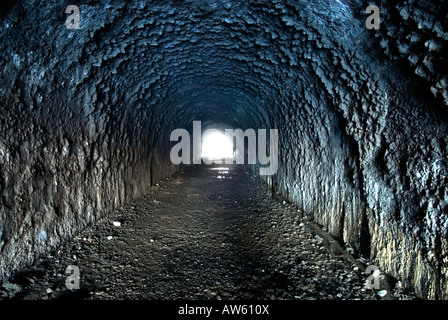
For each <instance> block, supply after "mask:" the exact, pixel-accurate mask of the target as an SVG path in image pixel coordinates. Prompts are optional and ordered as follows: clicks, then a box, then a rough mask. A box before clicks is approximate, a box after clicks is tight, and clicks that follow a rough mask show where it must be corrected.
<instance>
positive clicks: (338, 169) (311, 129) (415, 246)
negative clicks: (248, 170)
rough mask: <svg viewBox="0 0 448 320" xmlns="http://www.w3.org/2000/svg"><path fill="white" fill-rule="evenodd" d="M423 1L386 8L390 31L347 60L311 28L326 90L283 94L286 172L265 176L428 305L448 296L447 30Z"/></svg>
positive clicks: (279, 121)
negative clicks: (400, 17)
mask: <svg viewBox="0 0 448 320" xmlns="http://www.w3.org/2000/svg"><path fill="white" fill-rule="evenodd" d="M425 3H426V2H425ZM425 3H423V2H420V3H418V4H417V3H415V5H414V3H413V2H406V3H405V4H403V5H400V6H396V7H394V6H393V5H386V6H385V7H384V8H383V7H382V11H381V13H382V23H383V27H381V29H380V30H379V31H378V32H375V31H372V32H371V38H369V37H363V41H362V42H361V43H362V45H360V46H359V47H362V48H356V47H349V48H348V50H353V52H351V53H352V54H351V55H350V58H346V59H344V58H342V59H341V57H343V56H345V54H342V53H341V52H339V53H338V50H339V48H338V43H337V42H336V41H333V40H329V39H326V38H325V37H323V36H322V35H325V30H319V29H318V28H316V27H315V25H314V28H315V29H317V31H318V32H316V34H315V35H314V37H313V36H312V35H310V34H308V37H310V38H312V39H313V40H314V46H315V47H314V49H315V50H311V51H309V53H308V57H309V59H310V60H311V61H310V62H309V63H308V64H307V67H310V66H311V68H312V73H314V74H316V75H317V76H318V78H319V79H320V83H318V84H315V85H312V86H310V87H307V88H302V89H301V90H299V91H300V92H302V96H295V97H294V96H292V97H291V90H288V89H290V88H286V89H285V90H284V92H282V93H281V94H280V95H281V96H282V101H283V102H284V106H283V108H282V110H283V112H279V113H277V114H280V115H281V116H280V117H278V116H275V115H272V116H271V119H276V120H275V121H274V123H273V126H275V127H278V128H282V129H283V132H282V134H283V139H281V140H280V146H279V149H280V165H279V168H280V169H279V171H278V173H277V175H276V177H273V178H271V177H267V178H264V179H265V180H266V181H267V182H268V183H270V184H271V185H272V184H274V186H275V188H276V189H277V190H279V191H280V192H281V193H282V194H283V195H284V196H285V197H287V198H289V199H290V200H291V201H292V202H294V203H296V204H298V206H299V208H301V209H303V211H304V213H305V215H306V216H309V217H310V218H312V219H314V220H315V221H316V222H318V223H319V224H321V225H322V226H324V227H325V228H327V229H328V230H329V231H330V232H331V233H332V234H334V235H336V236H338V237H339V238H340V239H342V241H343V242H344V243H345V244H346V245H347V246H350V247H351V248H353V249H354V250H355V252H356V253H357V254H359V255H360V256H364V257H365V258H368V259H370V261H371V262H370V263H372V264H375V265H377V266H379V267H380V269H381V270H382V271H383V272H386V273H388V274H390V275H393V276H394V277H396V278H397V279H399V280H400V281H401V283H402V284H403V285H404V286H407V287H411V288H414V289H415V291H416V293H417V294H418V295H419V296H420V297H424V298H430V299H434V298H441V299H446V298H447V296H448V282H447V277H448V270H447V262H448V257H447V248H448V247H447V245H448V242H447V235H448V229H447V227H448V219H447V211H448V210H447V204H448V202H447V200H448V197H447V195H448V190H447V188H446V182H447V178H448V176H447V173H448V172H447V162H446V159H447V126H446V124H447V122H446V120H447V119H446V116H445V110H446V106H447V101H446V97H445V95H446V92H447V90H446V86H445V82H444V81H445V80H444V79H445V76H446V73H444V72H443V71H446V61H445V59H444V58H442V56H443V53H445V52H446V41H445V38H446V35H447V28H446V25H445V24H444V23H441V21H443V19H442V18H443V17H441V16H439V15H438V13H437V12H440V11H437V10H440V7H441V4H440V3H439V4H437V3H431V4H429V3H426V4H425ZM367 5H368V4H366V3H364V6H360V7H361V8H365V7H367ZM403 7H404V8H405V9H403ZM408 8H412V9H408ZM396 12H401V16H402V15H405V16H406V19H405V20H406V21H405V23H404V24H402V25H401V22H400V21H399V20H397V15H396ZM404 12H409V16H408V14H405V13H404ZM358 13H359V12H358ZM358 13H356V12H355V14H358ZM360 17H361V19H365V17H366V16H365V15H364V16H363V15H360ZM361 21H362V22H364V21H363V20H361ZM445 21H446V20H445ZM397 25H399V26H400V27H399V28H398V27H397ZM397 28H398V29H397ZM312 29H313V28H312V27H311V26H309V29H308V30H312ZM308 32H309V31H308ZM410 39H412V40H410ZM406 41H407V42H412V45H411V46H410V47H409V46H407V44H406V43H405V42H406ZM358 43H359V42H358ZM403 46H407V48H408V49H407V50H403V49H402V47H403ZM393 48H396V50H393ZM325 49H327V50H325ZM345 50H347V48H346V49H345ZM365 55H368V56H369V57H370V59H367V60H366V58H365ZM441 55H442V56H441ZM415 56H417V57H418V60H415V59H416V58H415ZM428 61H432V62H431V64H429V63H428ZM304 68H305V66H304ZM422 70H424V72H423V71H422ZM279 90H281V89H279ZM293 91H294V90H293ZM322 92H326V93H328V95H324V94H322ZM288 106H290V107H288ZM317 106H320V107H317ZM303 119H306V120H303ZM341 127H342V128H344V130H343V132H341V131H340V130H339V129H338V128H341Z"/></svg>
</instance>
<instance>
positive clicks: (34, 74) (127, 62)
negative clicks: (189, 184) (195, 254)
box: [0, 0, 448, 298]
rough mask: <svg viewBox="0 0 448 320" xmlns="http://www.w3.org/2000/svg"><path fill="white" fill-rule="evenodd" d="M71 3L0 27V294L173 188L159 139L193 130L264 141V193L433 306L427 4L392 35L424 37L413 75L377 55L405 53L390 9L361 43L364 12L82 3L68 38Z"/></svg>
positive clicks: (312, 6)
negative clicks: (5, 284) (27, 271)
mask: <svg viewBox="0 0 448 320" xmlns="http://www.w3.org/2000/svg"><path fill="white" fill-rule="evenodd" d="M417 2H418V3H417ZM439 2H440V3H441V2H442V1H439ZM433 3H434V2H433ZM69 4H73V3H68V2H64V1H62V2H61V1H56V0H53V1H43V0H42V1H21V2H20V4H18V5H16V6H11V7H10V9H8V10H9V11H8V10H4V11H2V12H1V15H0V17H1V19H2V20H1V21H0V34H1V36H0V52H2V55H1V56H0V70H2V74H1V76H0V106H1V107H2V110H3V112H2V113H1V114H0V121H1V122H0V131H1V137H0V166H1V167H0V174H1V176H0V178H1V180H0V182H1V188H2V190H1V193H2V198H1V201H2V202H1V209H0V210H1V211H0V239H1V240H0V247H1V253H0V255H1V260H0V278H1V277H2V276H3V275H6V274H8V273H10V272H11V271H12V270H14V269H16V268H18V267H20V266H22V265H24V264H27V263H29V262H31V261H32V259H33V258H34V257H35V256H37V255H38V254H40V253H43V252H45V251H46V250H48V248H49V247H51V246H53V245H56V244H57V243H59V242H60V241H64V240H66V239H69V238H70V236H71V235H72V234H73V233H74V232H76V230H79V229H80V228H82V227H83V226H84V225H85V224H87V223H89V222H91V221H94V220H95V219H97V218H98V217H99V216H100V215H101V214H103V213H105V212H107V211H108V210H110V209H112V208H114V207H116V206H119V205H121V204H123V203H124V202H126V201H128V200H130V199H131V198H133V197H135V196H137V195H139V194H140V193H141V192H143V190H144V189H145V188H147V187H148V186H149V185H150V184H151V181H152V183H155V182H156V181H157V180H158V179H160V178H162V177H164V176H166V175H168V174H170V173H171V172H172V171H174V170H175V169H176V168H175V167H174V166H173V165H171V163H170V162H169V158H168V155H169V151H170V143H169V134H170V132H171V131H172V130H173V129H175V128H179V127H180V128H185V129H191V126H192V122H193V121H195V120H199V121H202V122H203V124H204V127H207V126H208V127H213V126H215V127H216V126H221V127H224V128H242V129H243V130H244V129H246V128H254V129H259V128H268V129H269V128H278V129H279V139H280V146H279V149H280V157H279V158H280V163H279V171H278V173H277V175H276V176H274V177H269V178H266V180H268V181H269V183H272V184H273V185H274V187H275V188H277V189H278V190H279V191H280V192H282V193H283V194H285V196H287V197H288V198H289V199H290V200H291V201H293V202H294V203H296V204H298V205H299V207H301V208H302V209H303V211H304V213H305V214H306V215H308V216H310V217H312V218H314V220H315V221H317V222H318V223H320V224H322V225H323V226H325V227H326V228H328V230H329V231H330V232H332V233H333V234H334V235H336V236H338V237H340V238H341V239H342V240H343V241H344V242H345V243H346V244H347V245H349V246H351V247H352V248H354V249H355V250H356V251H357V252H358V253H360V254H361V255H363V256H364V257H368V258H370V260H371V261H372V263H375V264H377V265H378V266H379V267H380V268H381V270H382V271H384V272H387V273H390V274H392V275H393V276H395V277H397V278H398V279H399V280H401V281H402V282H404V284H405V285H409V286H412V287H413V288H415V289H416V290H417V293H418V294H419V295H420V296H422V297H426V298H447V297H448V292H447V279H446V278H447V272H448V271H447V270H446V265H447V262H448V261H447V255H446V254H447V243H446V239H447V230H448V220H447V215H446V210H447V209H446V204H447V201H448V195H447V190H446V188H445V185H446V179H447V171H446V170H447V168H446V165H447V163H446V162H447V161H446V158H447V157H446V153H447V150H446V148H447V141H446V140H447V138H446V137H447V127H446V123H447V121H446V120H447V119H445V118H443V116H442V114H443V113H442V111H441V110H444V109H445V108H446V105H447V102H446V97H445V96H444V92H445V91H444V90H446V86H445V85H444V82H443V81H444V80H443V75H445V73H446V72H445V73H444V72H443V69H442V67H443V66H444V63H445V60H444V55H443V54H442V53H443V52H444V51H443V50H445V49H444V48H445V46H446V32H445V31H444V30H446V29H443V28H444V25H443V24H441V26H438V27H436V25H440V23H438V21H439V20H440V19H439V13H437V12H436V11H434V10H433V9H431V8H432V7H431V6H432V5H429V4H428V5H427V6H425V5H424V2H423V1H415V5H414V2H412V3H410V2H409V5H413V6H412V8H413V9H412V10H414V11H415V12H425V14H424V15H423V14H420V15H419V14H417V13H415V14H414V15H409V18H408V19H406V21H408V22H406V23H410V24H415V23H416V22H415V21H419V19H427V17H430V19H432V21H435V22H434V26H431V27H429V26H425V27H422V28H417V29H415V28H414V29H409V30H413V31H412V32H414V33H416V34H417V35H420V37H421V39H420V38H419V39H420V40H415V41H414V40H412V43H413V45H412V46H411V47H410V48H409V50H410V52H411V51H412V50H414V49H413V48H414V46H415V48H419V49H418V50H417V49H415V52H414V51H412V52H413V53H414V54H415V55H417V56H418V59H417V62H416V64H413V65H414V67H415V68H414V67H412V68H411V65H410V63H411V62H412V61H415V58H412V59H408V56H407V55H406V54H404V52H405V51H403V50H402V51H403V52H402V53H399V52H400V51H399V50H398V51H397V52H398V53H397V52H396V50H395V51H394V50H392V48H393V47H394V46H397V47H400V44H399V41H398V40H399V39H401V38H403V39H408V36H407V34H405V33H406V32H408V31H406V30H408V29H405V30H396V31H392V30H393V26H394V25H395V26H398V25H401V22H400V21H399V20H398V18H399V17H398V16H397V15H394V14H393V12H394V10H395V11H396V10H398V9H394V8H392V6H390V8H389V7H385V8H384V11H383V13H384V14H382V19H383V21H382V25H381V29H380V30H379V31H369V30H367V29H366V28H365V24H364V22H365V19H366V17H367V15H366V14H365V13H364V11H365V7H366V5H365V3H363V2H362V1H358V2H356V1H352V2H348V1H347V2H345V1H331V0H318V1H312V2H311V1H261V0H259V1H225V0H220V1H213V2H211V1H198V0H195V1H171V2H169V1H128V2H125V1H87V0H86V1H79V2H78V4H79V7H80V10H81V26H82V28H81V29H80V30H67V29H66V28H65V19H66V17H67V16H66V15H65V14H64V12H65V8H66V7H67V5H69ZM417 4H418V6H417ZM417 7H418V8H420V9H421V10H422V11H418V10H417V11H416V9H415V8H417ZM397 8H398V7H397ZM399 10H400V12H402V8H401V7H400V8H399ZM403 12H404V11H403ZM426 15H428V16H427V17H425V16H426ZM388 17H390V18H388ZM418 17H420V18H418ZM431 17H432V18H431ZM412 21H414V22H412ZM417 25H418V23H417ZM425 25H426V24H425ZM394 32H395V33H394ZM412 32H410V31H409V34H411V36H410V37H411V38H412V35H413V34H414V33H412ZM434 37H435V38H434ZM432 38H434V39H435V41H436V40H437V41H436V42H437V43H441V46H442V47H441V48H439V47H440V46H436V44H428V45H425V43H426V42H427V41H428V40H429V39H432ZM385 44H387V46H386V45H385ZM384 48H388V49H387V50H383V49H384ZM424 48H426V49H424ZM420 49H421V50H423V51H419V50H420ZM425 50H426V51H425ZM440 50H442V51H440ZM428 54H430V55H431V57H432V58H431V61H433V62H434V63H435V66H436V67H434V68H432V69H433V71H434V72H433V73H429V71H430V69H428V70H427V71H428V74H430V76H429V78H428V77H426V78H424V79H421V77H419V76H416V74H415V71H416V70H417V69H418V66H422V68H423V65H425V57H426V56H427V55H428ZM428 59H429V58H426V60H428ZM417 74H420V72H417ZM431 87H432V88H431ZM434 88H435V89H434ZM444 88H445V89H444ZM431 92H432V93H431ZM434 93H436V94H435V96H434ZM443 99H445V100H443Z"/></svg>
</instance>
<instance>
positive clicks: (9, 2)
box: [0, 0, 22, 19]
mask: <svg viewBox="0 0 448 320" xmlns="http://www.w3.org/2000/svg"><path fill="white" fill-rule="evenodd" d="M20 2H22V0H2V2H1V4H0V19H4V18H5V17H6V15H7V14H8V13H9V12H10V11H11V9H12V7H14V6H15V5H17V4H19V3H20Z"/></svg>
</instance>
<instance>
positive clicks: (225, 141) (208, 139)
mask: <svg viewBox="0 0 448 320" xmlns="http://www.w3.org/2000/svg"><path fill="white" fill-rule="evenodd" d="M202 158H205V159H209V160H221V159H223V158H233V144H232V141H231V140H230V139H229V138H227V137H226V136H225V135H224V134H222V133H219V132H212V133H210V134H209V135H207V136H205V137H204V140H203V142H202Z"/></svg>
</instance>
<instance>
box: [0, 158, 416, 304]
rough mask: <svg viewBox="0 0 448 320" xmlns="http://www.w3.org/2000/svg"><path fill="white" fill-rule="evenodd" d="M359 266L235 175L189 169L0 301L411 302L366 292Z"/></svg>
mask: <svg viewBox="0 0 448 320" xmlns="http://www.w3.org/2000/svg"><path fill="white" fill-rule="evenodd" d="M348 251H349V250H348ZM367 263H368V262H367V261H365V260H362V259H361V260H356V259H355V258H354V257H353V256H352V255H350V254H349V253H348V252H347V250H342V248H341V247H340V246H339V245H338V244H337V243H336V242H335V241H334V240H332V239H331V237H330V236H329V235H328V234H326V233H325V231H324V230H320V229H319V228H318V227H316V225H315V224H314V223H313V222H312V221H309V220H307V219H304V217H302V215H301V214H300V212H299V211H298V210H297V208H295V207H294V206H293V205H291V204H289V203H287V202H285V201H283V200H282V199H281V198H279V197H278V196H276V195H273V194H272V193H271V191H270V190H269V189H267V188H266V185H264V183H263V182H261V181H260V180H258V179H256V178H255V177H253V176H252V175H250V174H249V173H248V172H247V171H245V170H244V168H243V167H242V166H216V165H215V166H207V167H190V168H186V169H185V171H182V172H179V173H176V174H175V175H174V176H172V177H171V178H169V179H166V180H164V181H162V182H160V184H159V185H158V186H155V187H153V188H151V189H150V190H149V191H148V192H147V193H146V194H145V195H144V196H143V197H140V198H139V199H136V200H135V201H133V202H132V203H130V204H129V205H127V206H125V207H123V208H121V209H119V210H117V211H115V212H113V213H111V214H110V215H107V216H106V217H105V218H103V219H102V220H101V221H99V222H98V223H96V224H95V225H92V226H90V227H89V228H87V229H86V230H85V231H84V232H82V233H81V234H79V235H78V236H77V237H76V238H75V239H73V240H72V241H70V242H69V243H67V244H66V246H65V247H63V248H60V249H59V250H58V251H57V252H53V253H52V254H51V255H49V256H47V257H44V258H42V259H41V260H39V261H37V262H36V264H35V265H34V266H33V267H31V268H29V269H28V270H24V271H23V272H22V273H20V274H18V275H16V276H15V277H14V278H12V279H10V280H8V281H5V282H4V283H3V284H2V287H1V288H0V297H2V298H3V299H24V300H28V299H89V300H98V299H100V300H104V299H106V300H109V299H157V300H158V299H167V300H171V299H218V300H219V299H265V300H275V299H361V300H371V299H413V295H411V294H407V293H406V292H405V291H404V289H400V287H399V283H398V284H397V283H394V286H393V287H391V286H390V281H386V280H387V278H384V276H382V277H381V279H380V284H381V286H380V289H379V290H369V289H366V287H365V281H366V279H367V275H366V274H365V273H364V266H365V265H366V264H367ZM69 265H73V266H77V267H78V268H79V272H80V288H79V289H77V290H76V289H75V290H68V289H67V288H66V279H67V277H68V275H66V274H65V271H66V268H67V267H68V266H69ZM386 291H387V292H386Z"/></svg>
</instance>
